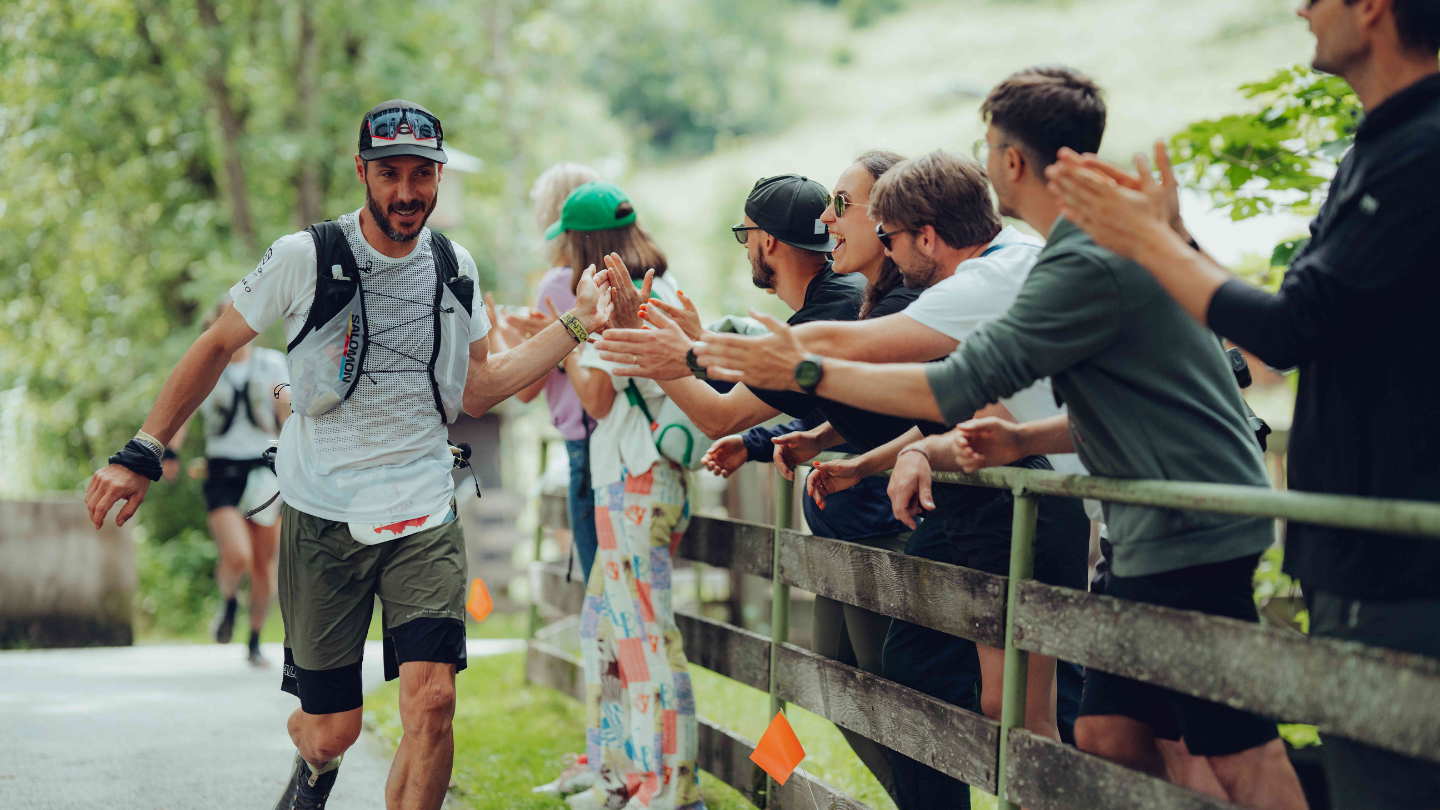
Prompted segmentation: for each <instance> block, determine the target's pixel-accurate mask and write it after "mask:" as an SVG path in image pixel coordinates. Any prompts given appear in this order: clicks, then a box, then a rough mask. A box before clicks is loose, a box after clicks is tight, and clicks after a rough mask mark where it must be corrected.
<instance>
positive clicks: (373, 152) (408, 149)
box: [360, 143, 450, 163]
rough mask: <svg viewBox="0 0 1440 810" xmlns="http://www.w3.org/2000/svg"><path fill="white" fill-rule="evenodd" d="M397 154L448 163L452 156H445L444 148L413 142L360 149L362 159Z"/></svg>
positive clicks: (373, 158)
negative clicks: (433, 147)
mask: <svg viewBox="0 0 1440 810" xmlns="http://www.w3.org/2000/svg"><path fill="white" fill-rule="evenodd" d="M396 155H412V156H414V157H422V158H426V159H427V160H433V161H435V162H436V163H448V162H449V161H450V158H448V157H446V156H445V152H444V150H441V149H431V148H430V147H428V146H418V145H416V144H413V143H397V144H395V145H394V146H372V147H370V148H369V149H363V150H361V151H360V159H361V160H379V159H380V158H387V157H395V156H396Z"/></svg>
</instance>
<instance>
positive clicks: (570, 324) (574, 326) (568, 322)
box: [560, 312, 590, 343]
mask: <svg viewBox="0 0 1440 810" xmlns="http://www.w3.org/2000/svg"><path fill="white" fill-rule="evenodd" d="M560 323H562V324H564V325H565V328H566V329H569V330H570V336H571V337H573V338H575V340H576V341H577V342H580V343H584V342H585V341H587V340H589V339H590V332H589V330H587V329H586V328H585V324H583V323H580V319H579V318H577V317H575V316H574V315H571V314H570V313H568V312H567V313H565V314H564V315H561V316H560Z"/></svg>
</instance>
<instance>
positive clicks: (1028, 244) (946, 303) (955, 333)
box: [900, 226, 1085, 475]
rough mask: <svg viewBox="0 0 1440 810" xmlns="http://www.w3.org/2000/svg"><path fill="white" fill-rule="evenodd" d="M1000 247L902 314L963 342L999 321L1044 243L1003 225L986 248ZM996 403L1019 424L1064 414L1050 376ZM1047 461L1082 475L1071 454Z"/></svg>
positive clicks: (973, 261)
mask: <svg viewBox="0 0 1440 810" xmlns="http://www.w3.org/2000/svg"><path fill="white" fill-rule="evenodd" d="M999 245H1003V246H1004V247H1001V248H1000V249H999V250H995V251H994V252H993V253H990V254H988V255H985V256H976V257H975V258H973V259H966V260H965V261H963V262H961V263H960V264H959V266H958V267H956V268H955V274H954V275H952V276H950V277H949V278H947V279H945V280H943V281H941V282H940V283H939V284H936V285H935V286H933V287H931V288H929V289H927V290H925V291H924V292H922V293H920V297H918V298H916V299H915V300H914V301H912V302H911V303H910V306H908V307H906V308H905V309H904V310H903V311H902V312H901V313H900V314H901V315H904V316H906V317H908V318H910V319H911V320H913V321H915V322H916V323H918V324H920V325H921V326H928V327H930V328H931V329H934V330H935V331H936V332H939V333H941V334H943V335H945V336H947V337H951V338H954V339H955V340H958V341H960V342H962V343H963V342H964V341H965V339H966V338H968V337H969V336H970V334H971V333H972V332H974V331H975V330H976V329H979V328H980V325H981V324H983V323H986V322H987V321H993V320H997V319H998V318H999V317H1000V316H1001V315H1004V314H1005V313H1006V312H1008V311H1009V309H1010V307H1011V305H1013V304H1014V303H1015V299H1016V298H1017V297H1019V295H1020V287H1021V286H1022V285H1023V284H1024V283H1025V279H1026V278H1029V276H1030V269H1031V268H1032V267H1034V266H1035V260H1036V259H1037V258H1038V257H1039V255H1040V249H1041V248H1043V247H1044V246H1045V243H1043V242H1041V241H1040V240H1038V239H1035V238H1034V237H1032V236H1027V235H1025V234H1023V233H1021V232H1020V231H1018V230H1016V229H1015V228H1013V227H1008V226H1007V227H1006V228H1004V229H1003V230H1001V231H1000V233H999V235H997V236H996V237H995V238H994V239H993V240H992V241H991V242H990V248H994V247H996V246H999ZM1000 404H1002V405H1004V406H1005V408H1006V409H1007V410H1009V411H1010V413H1011V414H1013V415H1014V416H1015V418H1016V419H1018V420H1020V421H1021V422H1033V421H1035V420H1037V419H1047V418H1049V417H1051V416H1054V415H1056V414H1060V413H1065V408H1064V406H1062V405H1056V404H1055V393H1054V391H1052V390H1051V388H1050V379H1049V378H1048V377H1047V378H1045V379H1043V380H1040V381H1038V382H1036V383H1035V384H1034V385H1032V386H1030V387H1029V388H1026V389H1024V390H1023V391H1016V392H1015V393H1014V394H1012V395H1011V396H1008V397H1006V398H1004V399H1002V400H1000ZM1050 463H1051V464H1053V465H1054V466H1055V469H1057V470H1059V471H1061V472H1067V473H1075V474H1078V475H1084V474H1085V467H1084V465H1082V464H1081V463H1080V459H1079V458H1078V457H1076V455H1075V454H1074V453H1063V454H1055V455H1052V456H1050Z"/></svg>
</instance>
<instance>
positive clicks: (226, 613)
mask: <svg viewBox="0 0 1440 810" xmlns="http://www.w3.org/2000/svg"><path fill="white" fill-rule="evenodd" d="M237 607H239V603H238V602H237V601H236V600H234V599H227V600H226V601H225V605H224V606H223V607H221V609H220V613H219V615H217V616H216V617H215V621H214V623H213V624H211V625H210V635H211V636H213V637H214V638H215V643H216V644H229V643H230V639H231V638H233V637H234V635H235V610H236V608H237Z"/></svg>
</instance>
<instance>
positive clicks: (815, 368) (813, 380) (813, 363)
mask: <svg viewBox="0 0 1440 810" xmlns="http://www.w3.org/2000/svg"><path fill="white" fill-rule="evenodd" d="M824 361H825V358H823V357H821V356H820V355H818V354H812V355H810V356H808V357H806V358H805V359H804V360H801V361H800V362H798V363H796V364H795V384H796V385H799V386H800V390H802V391H804V392H805V393H807V394H813V393H815V386H817V385H819V384H820V380H821V379H823V378H824V377H825V369H824V367H823V366H822V365H821V364H822V363H823V362H824Z"/></svg>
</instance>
